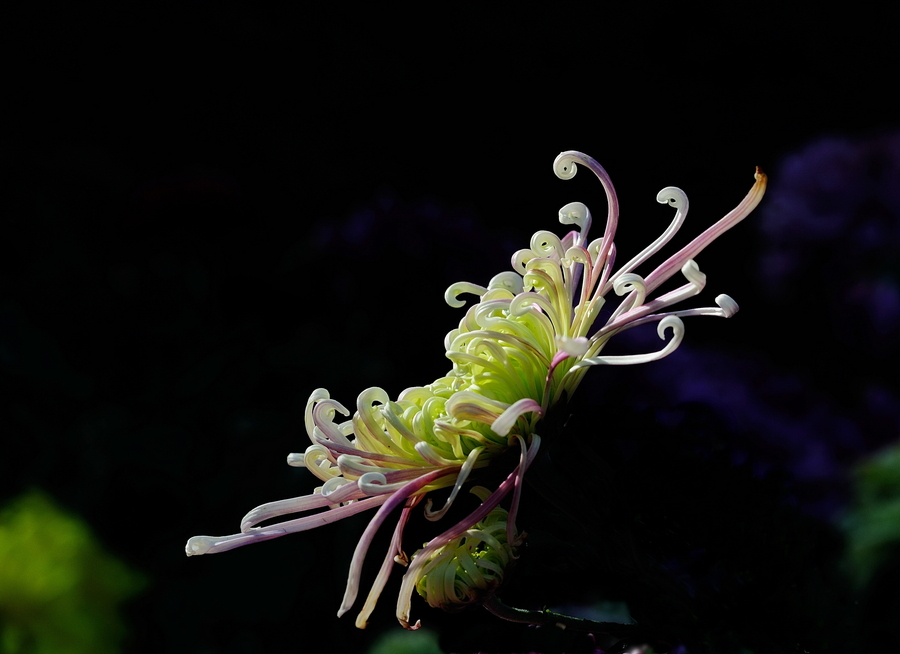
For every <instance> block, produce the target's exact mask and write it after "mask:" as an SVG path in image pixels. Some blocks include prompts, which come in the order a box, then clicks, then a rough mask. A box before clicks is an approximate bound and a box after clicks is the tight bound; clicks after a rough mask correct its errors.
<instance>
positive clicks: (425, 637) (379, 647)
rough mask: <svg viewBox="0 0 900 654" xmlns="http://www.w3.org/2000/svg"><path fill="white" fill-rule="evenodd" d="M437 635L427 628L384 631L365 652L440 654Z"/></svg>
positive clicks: (377, 653)
mask: <svg viewBox="0 0 900 654" xmlns="http://www.w3.org/2000/svg"><path fill="white" fill-rule="evenodd" d="M442 652H443V650H442V649H441V648H440V647H439V646H438V636H437V634H436V633H435V632H433V631H429V630H428V629H419V630H418V631H398V630H396V629H392V630H388V631H385V632H384V633H383V634H381V636H379V637H378V640H376V641H375V642H374V643H373V644H372V648H371V649H370V650H369V651H368V653H367V654H442Z"/></svg>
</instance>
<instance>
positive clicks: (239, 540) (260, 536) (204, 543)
mask: <svg viewBox="0 0 900 654" xmlns="http://www.w3.org/2000/svg"><path fill="white" fill-rule="evenodd" d="M387 498H388V496H387V495H379V496H378V497H370V498H368V499H365V500H360V501H358V502H353V503H352V504H347V505H345V506H342V507H340V508H337V509H329V510H328V511H323V512H322V513H316V514H315V515H311V516H307V517H305V518H299V519H297V520H290V521H288V522H282V523H279V524H277V525H272V526H271V527H264V528H262V529H258V530H257V529H252V530H251V531H249V532H247V533H240V534H232V535H231V536H194V537H193V538H191V539H189V540H188V542H187V545H185V553H187V555H188V556H198V555H200V554H216V553H218V552H227V551H228V550H233V549H234V548H236V547H242V546H243V545H249V544H251V543H257V542H261V541H264V540H271V539H273V538H278V537H279V536H284V535H285V534H292V533H296V532H298V531H306V530H308V529H314V528H316V527H321V526H322V525H327V524H328V523H330V522H336V521H338V520H341V519H343V518H346V517H348V516H351V515H355V514H357V513H361V512H362V511H366V510H368V509H371V508H373V507H376V506H378V505H380V504H383V503H384V502H386V501H387Z"/></svg>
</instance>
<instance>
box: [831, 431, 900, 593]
mask: <svg viewBox="0 0 900 654" xmlns="http://www.w3.org/2000/svg"><path fill="white" fill-rule="evenodd" d="M855 491H856V493H855V494H856V502H855V506H854V508H853V510H852V511H851V512H850V513H849V514H848V515H847V517H846V518H845V520H844V527H845V529H846V530H847V541H848V542H847V564H848V567H849V572H850V574H851V576H852V577H853V580H854V581H855V582H856V584H857V585H858V587H863V586H865V585H867V584H868V583H869V582H870V581H871V580H872V577H873V575H874V574H875V573H876V571H877V570H878V569H879V568H880V567H881V566H882V565H884V564H885V563H887V562H888V561H889V560H890V559H891V558H892V557H893V556H896V555H897V554H898V553H900V444H897V445H894V446H893V447H891V448H888V449H886V450H884V451H883V452H881V453H879V454H877V455H875V456H874V457H872V458H870V459H868V460H867V461H865V462H864V463H862V464H860V465H859V466H857V468H856V471H855Z"/></svg>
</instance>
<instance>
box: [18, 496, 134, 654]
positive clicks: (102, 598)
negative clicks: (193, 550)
mask: <svg viewBox="0 0 900 654" xmlns="http://www.w3.org/2000/svg"><path fill="white" fill-rule="evenodd" d="M143 585H144V579H143V578H142V577H141V576H140V575H139V574H138V573H136V572H133V571H132V570H130V569H128V568H127V567H126V565H125V564H124V563H122V562H121V561H119V560H118V559H116V558H114V557H112V556H111V555H110V554H108V553H107V552H105V551H104V550H103V548H102V546H101V544H100V543H99V542H98V541H97V539H96V537H95V536H94V535H93V534H92V533H91V530H90V528H89V527H88V526H87V525H86V524H85V523H84V521H82V520H81V519H80V518H78V517H76V516H74V515H72V514H70V513H68V512H67V511H65V510H64V509H62V508H60V507H59V506H58V505H57V504H56V503H55V502H54V501H53V500H52V499H51V498H50V497H48V496H47V495H46V494H45V493H43V492H41V491H37V490H34V491H30V492H27V493H25V494H23V495H21V496H20V497H18V498H17V499H15V500H13V501H12V502H11V503H10V504H8V505H7V506H5V507H4V508H3V509H2V510H0V653H2V654H62V653H65V654H80V653H82V652H84V653H87V652H92V653H93V652H116V651H118V649H119V643H120V641H121V640H122V638H123V636H124V635H125V631H126V630H125V626H124V624H123V622H122V620H121V619H120V618H119V616H118V614H117V606H118V604H119V603H120V602H122V601H123V600H124V599H126V598H127V597H129V596H130V595H133V594H134V593H136V592H137V591H138V590H140V588H141V587H142V586H143Z"/></svg>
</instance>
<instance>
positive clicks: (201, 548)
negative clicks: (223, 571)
mask: <svg viewBox="0 0 900 654" xmlns="http://www.w3.org/2000/svg"><path fill="white" fill-rule="evenodd" d="M212 546H213V539H212V538H210V537H209V536H194V537H193V538H189V539H188V542H187V545H185V546H184V553H185V554H187V555H188V556H200V555H201V554H206V553H207V552H208V551H209V550H210V548H211V547H212Z"/></svg>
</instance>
